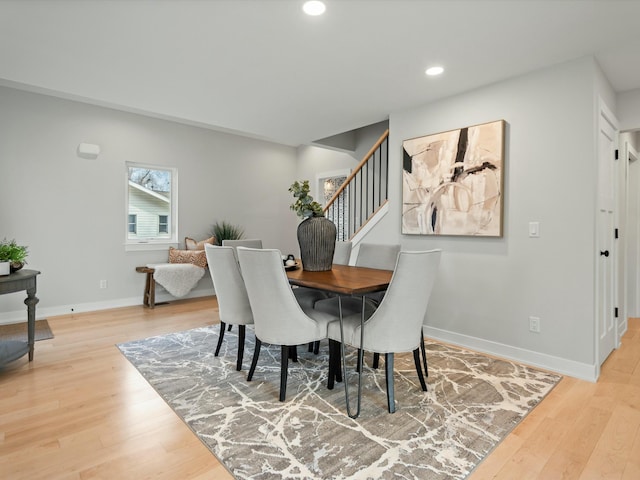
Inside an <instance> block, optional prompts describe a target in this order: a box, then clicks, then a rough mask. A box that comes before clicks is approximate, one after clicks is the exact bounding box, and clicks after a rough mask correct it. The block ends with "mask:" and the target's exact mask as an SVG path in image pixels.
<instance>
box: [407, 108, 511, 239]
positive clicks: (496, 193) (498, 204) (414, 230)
mask: <svg viewBox="0 0 640 480" xmlns="http://www.w3.org/2000/svg"><path fill="white" fill-rule="evenodd" d="M504 137H505V121H504V120H497V121H493V122H488V123H483V124H479V125H473V126H470V127H464V128H459V129H456V130H449V131H446V132H441V133H435V134H430V135H425V136H422V137H416V138H412V139H408V140H404V141H403V142H402V149H403V166H402V234H405V235H454V236H475V237H502V235H503V212H504V164H505V158H504V157H505V155H504V141H505V140H504Z"/></svg>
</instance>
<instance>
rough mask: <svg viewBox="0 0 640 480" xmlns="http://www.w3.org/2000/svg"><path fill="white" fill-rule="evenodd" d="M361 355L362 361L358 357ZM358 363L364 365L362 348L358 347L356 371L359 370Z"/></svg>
mask: <svg viewBox="0 0 640 480" xmlns="http://www.w3.org/2000/svg"><path fill="white" fill-rule="evenodd" d="M361 357H362V361H361V360H360V358H361ZM360 364H362V365H364V350H362V349H361V348H359V349H358V363H356V372H359V371H360Z"/></svg>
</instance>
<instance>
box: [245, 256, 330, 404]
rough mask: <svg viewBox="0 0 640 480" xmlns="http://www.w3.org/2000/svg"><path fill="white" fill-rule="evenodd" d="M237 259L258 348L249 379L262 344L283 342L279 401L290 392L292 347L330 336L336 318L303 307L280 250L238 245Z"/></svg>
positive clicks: (281, 345)
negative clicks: (286, 271)
mask: <svg viewBox="0 0 640 480" xmlns="http://www.w3.org/2000/svg"><path fill="white" fill-rule="evenodd" d="M238 260H239V261H240V269H241V271H242V276H243V278H244V283H245V286H246V288H247V294H248V296H249V303H250V304H251V310H252V311H253V319H254V322H255V323H254V328H255V336H256V347H255V350H254V353H253V359H252V361H251V368H250V370H249V374H248V375H247V380H248V381H251V379H252V378H253V374H254V372H255V369H256V365H257V363H258V358H259V356H260V348H261V346H262V343H263V342H264V343H267V344H271V345H280V355H281V361H280V397H279V398H280V401H281V402H283V401H284V400H285V397H286V391H287V372H288V361H289V356H290V351H291V349H292V348H293V349H295V347H296V346H297V345H301V344H308V343H309V342H315V341H319V340H322V339H324V338H327V325H329V323H330V322H332V321H336V320H337V318H336V317H335V316H333V315H329V314H326V313H322V312H316V311H314V310H313V309H309V310H303V309H302V307H301V306H300V305H299V304H298V302H297V300H296V298H295V296H294V295H293V290H292V289H291V287H290V285H289V281H288V280H287V275H286V273H285V270H284V265H283V264H282V255H281V253H280V251H279V250H273V249H264V250H262V249H253V248H245V247H238Z"/></svg>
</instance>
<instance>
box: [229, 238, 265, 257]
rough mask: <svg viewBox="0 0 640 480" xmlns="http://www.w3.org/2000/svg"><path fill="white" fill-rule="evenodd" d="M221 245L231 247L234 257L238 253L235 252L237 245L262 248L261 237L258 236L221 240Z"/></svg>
mask: <svg viewBox="0 0 640 480" xmlns="http://www.w3.org/2000/svg"><path fill="white" fill-rule="evenodd" d="M222 246H223V247H233V253H234V255H236V259H237V258H238V255H237V254H236V248H238V247H249V248H262V239H259V238H245V239H242V240H229V239H225V240H222Z"/></svg>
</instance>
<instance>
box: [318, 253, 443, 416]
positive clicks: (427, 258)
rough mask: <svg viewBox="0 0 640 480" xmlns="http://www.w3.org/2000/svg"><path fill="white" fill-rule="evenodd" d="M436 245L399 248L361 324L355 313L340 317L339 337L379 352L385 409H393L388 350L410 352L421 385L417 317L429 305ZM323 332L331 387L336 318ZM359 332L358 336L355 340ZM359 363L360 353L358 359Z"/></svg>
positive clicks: (336, 359) (336, 368) (336, 366)
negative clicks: (381, 291) (413, 249)
mask: <svg viewBox="0 0 640 480" xmlns="http://www.w3.org/2000/svg"><path fill="white" fill-rule="evenodd" d="M440 255H441V252H440V250H429V251H420V252H400V253H399V254H398V260H397V263H396V267H395V269H394V273H393V276H392V278H391V282H390V283H389V288H388V289H387V293H386V295H385V296H384V298H383V299H382V302H381V303H380V305H379V306H378V308H377V309H375V311H373V310H371V311H369V309H367V310H366V311H365V315H366V316H368V318H366V320H365V322H364V330H362V329H361V314H360V313H356V314H353V315H350V316H348V317H345V318H343V327H342V328H343V334H344V343H345V344H346V345H350V346H352V347H356V348H358V349H359V353H358V355H359V356H360V355H362V351H363V350H366V351H370V352H375V353H381V354H382V353H383V354H384V355H385V377H386V384H387V403H388V409H389V413H393V412H395V400H394V383H393V360H394V353H400V352H413V359H414V363H415V367H416V372H417V374H418V378H419V380H420V384H421V386H422V390H424V391H426V390H427V385H426V383H425V381H424V377H423V374H422V366H421V364H420V348H421V339H422V323H423V321H424V317H425V314H426V312H427V306H428V305H429V297H430V295H431V290H432V289H433V284H434V282H435V278H436V274H437V270H438V265H439V263H440ZM327 334H328V337H329V357H330V358H329V381H328V383H327V387H328V388H330V389H331V388H333V384H334V380H335V379H338V380H339V378H340V376H339V375H338V374H339V372H340V369H341V365H340V362H341V361H340V324H339V322H335V323H331V324H329V327H328V333H327ZM361 334H362V342H361ZM358 363H360V359H359V362H358Z"/></svg>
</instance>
